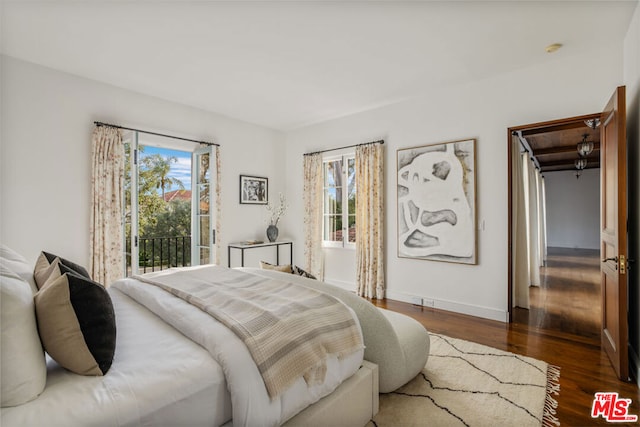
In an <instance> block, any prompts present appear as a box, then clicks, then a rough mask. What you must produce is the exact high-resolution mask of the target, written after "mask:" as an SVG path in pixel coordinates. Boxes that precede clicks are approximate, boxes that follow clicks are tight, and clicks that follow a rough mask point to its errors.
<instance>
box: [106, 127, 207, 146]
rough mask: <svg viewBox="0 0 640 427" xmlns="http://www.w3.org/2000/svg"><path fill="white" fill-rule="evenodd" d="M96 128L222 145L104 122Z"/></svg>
mask: <svg viewBox="0 0 640 427" xmlns="http://www.w3.org/2000/svg"><path fill="white" fill-rule="evenodd" d="M93 123H94V124H95V125H96V126H98V127H99V126H108V127H112V128H118V129H124V130H132V131H135V132H140V133H146V134H149V135H155V136H164V137H166V138H172V139H179V140H181V141H189V142H195V143H197V144H205V145H215V146H216V147H219V146H220V144H216V143H215V142H207V141H196V140H195V139H189V138H181V137H179V136H173V135H165V134H163V133H157V132H149V131H147V130H141V129H134V128H127V127H124V126H119V125H112V124H109V123H103V122H93Z"/></svg>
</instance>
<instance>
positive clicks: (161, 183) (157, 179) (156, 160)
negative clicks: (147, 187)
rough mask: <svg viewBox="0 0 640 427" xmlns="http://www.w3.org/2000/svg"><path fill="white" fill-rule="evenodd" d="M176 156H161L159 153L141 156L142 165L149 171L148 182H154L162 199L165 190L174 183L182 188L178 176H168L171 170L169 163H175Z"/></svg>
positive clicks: (182, 185)
mask: <svg viewBox="0 0 640 427" xmlns="http://www.w3.org/2000/svg"><path fill="white" fill-rule="evenodd" d="M177 161H178V158H177V157H176V156H162V155H161V154H157V153H156V154H153V155H150V156H145V157H143V158H142V165H143V167H144V168H145V169H146V171H148V173H149V180H150V183H153V184H155V187H156V189H160V190H161V192H162V200H164V194H165V190H166V189H167V188H171V187H172V186H174V185H176V186H178V187H179V188H180V189H181V190H184V184H183V183H182V181H180V180H179V179H178V178H174V177H172V176H169V173H170V172H171V163H176V162H177Z"/></svg>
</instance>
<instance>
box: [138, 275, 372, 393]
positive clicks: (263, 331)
mask: <svg viewBox="0 0 640 427" xmlns="http://www.w3.org/2000/svg"><path fill="white" fill-rule="evenodd" d="M212 271H213V273H214V274H212ZM135 278H136V279H137V280H140V281H142V282H145V283H149V284H152V285H155V286H158V287H160V288H162V289H164V290H166V291H167V292H170V293H171V294H173V295H175V296H177V297H179V298H181V299H183V300H185V301H187V302H189V303H190V304H192V305H194V306H196V307H198V308H199V309H201V310H203V311H204V312H206V313H208V314H210V315H211V316H213V317H214V318H215V319H216V320H218V321H219V322H221V323H223V324H224V325H225V326H226V327H228V328H229V329H230V330H232V331H233V332H234V333H235V334H236V335H237V336H238V337H239V338H240V339H241V340H242V341H243V342H244V343H245V345H246V346H247V348H248V350H249V352H250V353H251V356H252V357H253V360H254V361H255V363H256V366H257V367H258V370H259V372H260V374H261V375H262V378H263V380H264V383H265V386H266V389H267V393H268V394H269V397H270V398H271V399H273V398H275V397H276V396H278V395H279V394H280V393H282V392H283V391H284V390H286V389H287V388H288V387H289V386H290V385H291V384H293V382H294V381H295V380H297V379H298V378H300V377H304V379H305V380H306V382H307V384H309V385H314V384H318V383H321V382H322V381H324V376H325V372H326V362H325V359H326V355H327V354H335V355H337V356H338V357H339V358H341V357H344V356H348V355H350V354H352V353H354V352H355V351H358V350H361V349H362V348H364V344H363V341H362V335H361V333H360V329H359V327H358V325H357V324H356V321H355V320H354V318H353V316H352V315H351V313H350V311H349V310H348V309H347V308H346V307H345V306H344V305H343V304H342V302H340V301H339V300H337V299H336V298H334V297H332V296H330V295H326V294H324V293H322V292H318V291H315V290H313V289H309V288H305V287H301V286H293V285H291V284H290V283H287V282H284V281H279V280H275V279H269V278H265V277H260V276H255V275H252V274H248V273H244V272H241V271H237V270H231V269H226V268H223V267H212V268H208V269H184V270H181V271H179V272H178V274H176V271H175V270H173V271H172V270H166V271H162V272H157V273H149V274H145V275H142V276H137V277H135Z"/></svg>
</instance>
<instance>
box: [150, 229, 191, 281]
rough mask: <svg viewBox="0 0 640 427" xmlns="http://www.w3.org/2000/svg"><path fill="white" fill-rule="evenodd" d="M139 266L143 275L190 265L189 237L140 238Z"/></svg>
mask: <svg viewBox="0 0 640 427" xmlns="http://www.w3.org/2000/svg"><path fill="white" fill-rule="evenodd" d="M138 254H139V266H140V270H141V271H142V272H143V273H147V272H149V271H159V270H164V269H167V268H171V267H184V266H188V265H191V237H189V236H182V237H148V238H140V239H139V244H138Z"/></svg>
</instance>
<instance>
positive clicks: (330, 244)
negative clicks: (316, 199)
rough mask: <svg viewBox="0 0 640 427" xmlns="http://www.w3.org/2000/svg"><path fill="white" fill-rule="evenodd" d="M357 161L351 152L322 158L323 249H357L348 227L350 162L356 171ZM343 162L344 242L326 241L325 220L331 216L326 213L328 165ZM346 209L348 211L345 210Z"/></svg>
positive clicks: (353, 152) (354, 183)
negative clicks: (350, 238)
mask: <svg viewBox="0 0 640 427" xmlns="http://www.w3.org/2000/svg"><path fill="white" fill-rule="evenodd" d="M355 159H356V153H355V151H350V152H345V153H342V154H333V155H326V156H323V157H322V247H323V248H339V249H351V250H355V248H356V242H355V241H354V242H350V241H349V233H348V229H349V228H348V226H349V216H350V215H349V191H348V188H349V160H353V165H354V169H355ZM337 160H339V161H341V162H342V165H343V168H342V173H343V180H342V182H343V185H342V187H343V189H344V191H342V206H343V211H342V213H341V216H342V224H343V227H342V241H336V240H325V239H324V236H325V231H326V230H325V226H326V224H327V221H326V220H325V218H326V217H327V216H328V215H330V214H329V213H327V212H325V208H326V205H325V197H326V190H327V188H328V187H325V182H326V176H325V173H326V170H327V168H326V164H327V163H329V162H335V161H337ZM353 185H354V187H355V186H356V182H355V176H354V181H353ZM357 202H358V199H357V198H356V204H357ZM345 207H346V210H345ZM352 215H355V211H354V212H353V214H352ZM344 224H346V225H347V226H346V227H345V226H344ZM357 238H358V236H357V235H356V239H357Z"/></svg>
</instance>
